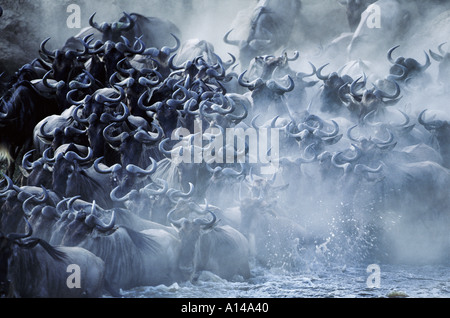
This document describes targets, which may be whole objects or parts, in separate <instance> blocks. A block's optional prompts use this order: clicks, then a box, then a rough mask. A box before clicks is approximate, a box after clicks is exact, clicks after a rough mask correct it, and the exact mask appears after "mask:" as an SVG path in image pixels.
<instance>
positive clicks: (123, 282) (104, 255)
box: [52, 204, 179, 293]
mask: <svg viewBox="0 0 450 318" xmlns="http://www.w3.org/2000/svg"><path fill="white" fill-rule="evenodd" d="M114 213H115V212H114ZM114 213H112V215H111V216H110V220H109V223H108V224H105V223H104V222H103V221H102V220H101V219H100V217H99V216H98V215H96V214H97V213H96V212H95V204H92V207H91V208H88V209H81V210H80V211H78V212H77V213H76V214H75V218H73V219H72V220H71V219H68V220H67V222H65V225H64V226H62V227H61V230H60V231H61V232H60V233H59V237H60V239H61V244H62V245H64V246H79V247H82V248H85V249H87V250H89V251H90V252H92V253H94V254H95V255H97V256H98V257H100V258H101V259H102V260H103V261H104V262H105V279H106V280H107V281H108V284H109V286H110V287H111V290H113V291H115V292H116V293H118V290H119V289H120V288H122V289H130V288H133V287H136V286H156V285H159V284H171V283H173V282H174V281H176V279H177V271H176V264H177V257H178V246H179V245H178V244H179V243H178V239H177V238H176V237H174V236H173V235H171V234H170V233H169V232H166V231H164V230H160V229H148V230H144V231H135V230H133V229H131V228H128V227H125V226H116V225H115V216H114ZM52 240H53V238H52Z"/></svg>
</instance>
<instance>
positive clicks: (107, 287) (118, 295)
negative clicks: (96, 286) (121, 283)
mask: <svg viewBox="0 0 450 318" xmlns="http://www.w3.org/2000/svg"><path fill="white" fill-rule="evenodd" d="M104 287H105V290H106V291H107V292H108V293H109V294H110V295H111V296H113V297H115V298H122V297H123V295H122V294H121V293H120V290H117V289H116V288H114V287H112V286H111V285H110V284H109V282H108V281H107V280H105V283H104Z"/></svg>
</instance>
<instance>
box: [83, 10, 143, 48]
mask: <svg viewBox="0 0 450 318" xmlns="http://www.w3.org/2000/svg"><path fill="white" fill-rule="evenodd" d="M95 14H96V13H95V12H94V13H93V14H92V15H91V17H90V18H89V25H90V26H91V27H93V28H94V29H96V30H98V31H100V32H101V33H102V35H103V39H102V40H103V42H106V41H108V40H110V41H113V42H118V41H120V37H121V36H122V35H123V34H124V33H125V32H127V31H129V30H131V29H133V28H134V26H135V21H134V19H133V18H132V17H131V16H130V15H129V14H128V13H126V12H124V13H123V14H124V16H123V18H121V19H120V20H119V21H118V22H113V23H107V22H103V23H102V24H100V25H99V24H98V23H96V22H95V21H94V16H95Z"/></svg>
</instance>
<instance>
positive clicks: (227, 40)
mask: <svg viewBox="0 0 450 318" xmlns="http://www.w3.org/2000/svg"><path fill="white" fill-rule="evenodd" d="M232 31H233V29H231V30H230V31H228V32H227V33H226V34H225V35H224V37H223V42H225V43H226V44H229V45H234V46H238V47H239V46H241V41H237V40H230V39H229V38H228V36H229V35H230V33H231V32H232Z"/></svg>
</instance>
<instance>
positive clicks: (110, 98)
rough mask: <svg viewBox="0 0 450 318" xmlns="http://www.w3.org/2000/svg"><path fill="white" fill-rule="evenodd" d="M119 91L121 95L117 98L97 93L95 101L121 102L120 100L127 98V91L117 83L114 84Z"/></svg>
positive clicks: (101, 102)
mask: <svg viewBox="0 0 450 318" xmlns="http://www.w3.org/2000/svg"><path fill="white" fill-rule="evenodd" d="M114 87H115V88H116V89H117V90H118V91H119V97H116V98H112V97H107V96H105V95H103V94H100V93H98V94H97V95H95V101H96V102H97V103H100V104H103V103H105V102H106V103H112V104H115V103H119V102H120V101H122V100H123V99H124V98H125V91H124V89H123V88H122V87H120V86H118V85H116V86H114Z"/></svg>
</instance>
